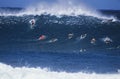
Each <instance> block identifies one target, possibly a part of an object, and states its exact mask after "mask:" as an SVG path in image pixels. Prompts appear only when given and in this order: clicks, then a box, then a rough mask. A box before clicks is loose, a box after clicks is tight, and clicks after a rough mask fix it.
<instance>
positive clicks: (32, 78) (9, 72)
mask: <svg viewBox="0 0 120 79" xmlns="http://www.w3.org/2000/svg"><path fill="white" fill-rule="evenodd" d="M0 79H120V74H96V73H91V74H90V73H82V72H78V73H67V72H54V71H50V70H49V69H47V68H46V69H41V68H27V67H15V68H13V67H12V66H10V65H6V64H2V63H0Z"/></svg>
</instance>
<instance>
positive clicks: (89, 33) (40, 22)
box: [0, 14, 120, 50]
mask: <svg viewBox="0 0 120 79" xmlns="http://www.w3.org/2000/svg"><path fill="white" fill-rule="evenodd" d="M32 20H33V21H34V24H33V25H32V22H31V21H32ZM110 20H111V19H110ZM110 20H108V19H99V18H97V17H94V16H84V15H79V16H67V15H62V16H61V17H57V16H55V15H43V14H42V15H26V16H7V17H6V16H0V36H1V37H0V40H1V41H0V43H4V42H6V44H14V43H24V44H25V43H27V44H28V43H29V44H33V43H34V45H37V44H42V46H43V47H45V50H46V49H47V50H50V49H56V50H57V49H60V50H61V49H63V46H66V49H68V50H69V49H75V50H78V49H80V48H84V49H89V48H90V49H94V48H95V49H97V48H98V49H106V48H108V49H109V48H113V49H114V48H115V49H117V48H119V44H120V42H119V38H120V36H119V29H120V23H119V21H114V20H112V21H110ZM42 35H44V37H45V39H43V40H40V39H39V38H40V37H41V36H42ZM107 41H109V42H110V43H109V44H107ZM7 42H8V43H7ZM50 44H53V45H51V46H49V45H50ZM71 45H72V46H73V47H72V46H71ZM54 46H55V47H54Z"/></svg>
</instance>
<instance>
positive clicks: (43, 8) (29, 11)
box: [0, 0, 117, 20]
mask: <svg viewBox="0 0 120 79" xmlns="http://www.w3.org/2000/svg"><path fill="white" fill-rule="evenodd" d="M25 15H34V16H36V15H55V16H58V17H61V16H63V15H66V16H79V15H82V16H92V17H97V18H99V19H114V20H117V19H116V18H115V17H114V16H105V15H103V14H101V13H100V12H98V11H97V10H95V9H92V8H88V7H86V6H85V5H83V4H82V3H81V4H79V5H78V4H75V3H74V2H73V1H72V2H71V1H68V0H67V1H58V2H56V3H52V4H49V3H45V2H44V3H39V4H37V5H33V6H29V7H26V8H25V9H23V10H21V11H17V12H16V11H12V12H11V11H9V10H1V11H0V16H25Z"/></svg>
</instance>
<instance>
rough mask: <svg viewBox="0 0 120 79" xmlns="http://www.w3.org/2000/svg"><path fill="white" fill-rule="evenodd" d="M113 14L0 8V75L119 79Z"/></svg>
mask: <svg viewBox="0 0 120 79" xmlns="http://www.w3.org/2000/svg"><path fill="white" fill-rule="evenodd" d="M68 11H69V12H68ZM119 19H120V11H119V10H99V11H97V12H96V11H95V12H94V11H88V10H86V11H82V10H81V9H78V8H77V9H76V8H75V7H74V8H67V10H66V9H63V8H60V9H59V10H58V9H57V10H56V8H53V7H52V9H45V8H44V9H40V11H39V8H37V9H36V8H32V9H31V8H29V9H27V10H25V9H22V8H9V7H7V8H0V79H120V21H119Z"/></svg>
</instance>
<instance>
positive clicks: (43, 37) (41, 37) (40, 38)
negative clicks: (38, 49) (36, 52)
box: [38, 35, 46, 40]
mask: <svg viewBox="0 0 120 79" xmlns="http://www.w3.org/2000/svg"><path fill="white" fill-rule="evenodd" d="M45 39H46V36H45V35H41V36H40V37H39V38H38V40H45Z"/></svg>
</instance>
